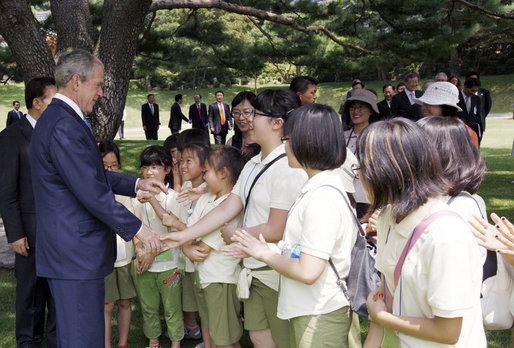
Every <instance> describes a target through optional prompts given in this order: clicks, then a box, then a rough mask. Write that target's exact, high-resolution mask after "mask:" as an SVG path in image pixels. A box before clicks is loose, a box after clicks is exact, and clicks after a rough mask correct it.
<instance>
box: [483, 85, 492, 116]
mask: <svg viewBox="0 0 514 348" xmlns="http://www.w3.org/2000/svg"><path fill="white" fill-rule="evenodd" d="M492 107H493V101H492V99H491V92H489V90H487V89H486V90H485V93H484V111H485V115H484V117H486V116H487V115H489V112H490V111H491V108H492Z"/></svg>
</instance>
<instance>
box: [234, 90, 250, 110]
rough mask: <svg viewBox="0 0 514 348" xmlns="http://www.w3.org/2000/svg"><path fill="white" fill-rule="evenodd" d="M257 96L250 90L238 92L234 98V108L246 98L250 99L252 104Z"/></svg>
mask: <svg viewBox="0 0 514 348" xmlns="http://www.w3.org/2000/svg"><path fill="white" fill-rule="evenodd" d="M255 98H256V96H255V93H253V92H250V91H242V92H239V93H237V95H236V96H235V97H234V99H232V109H233V108H234V107H235V106H237V105H239V104H241V103H242V102H243V101H244V100H248V101H249V102H250V104H252V102H253V101H254V100H255Z"/></svg>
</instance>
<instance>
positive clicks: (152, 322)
mask: <svg viewBox="0 0 514 348" xmlns="http://www.w3.org/2000/svg"><path fill="white" fill-rule="evenodd" d="M140 159H141V171H142V173H143V176H144V178H145V179H146V178H155V179H157V180H159V181H161V182H163V183H165V184H169V183H170V172H171V168H172V165H173V160H172V158H171V155H170V152H169V151H168V150H167V149H166V148H164V147H162V146H157V145H153V146H150V147H147V148H146V149H144V150H143V152H142V153H141V156H140ZM176 198H177V193H176V192H175V191H173V190H172V189H170V188H169V189H168V194H167V195H166V194H164V193H160V194H158V195H157V196H155V199H156V200H157V201H158V202H159V204H160V205H161V206H163V208H164V209H165V210H169V211H171V212H173V213H174V214H178V213H179V207H178V203H177V201H176ZM134 214H135V215H136V216H137V217H138V218H139V219H141V220H142V221H143V222H144V223H145V224H146V225H148V226H150V227H151V228H152V230H154V231H155V232H157V233H158V234H160V235H164V234H166V233H167V232H168V228H167V227H165V226H164V225H163V224H162V223H161V220H160V219H159V217H158V216H157V215H156V214H155V212H154V210H153V209H152V207H151V206H150V204H149V203H140V202H138V201H137V200H134ZM136 251H137V260H136V261H135V262H134V263H133V264H132V277H133V279H134V284H135V286H136V290H137V294H138V297H139V300H140V302H141V308H142V312H143V331H144V334H145V336H146V337H147V338H148V339H149V341H150V342H149V348H155V347H159V336H160V335H161V321H160V314H159V307H160V303H161V301H162V305H163V308H164V319H165V321H166V325H167V328H168V334H169V337H170V340H171V341H172V347H174V348H178V347H180V340H182V338H183V337H184V325H183V321H182V301H181V293H180V290H181V278H182V275H181V273H180V271H179V270H178V266H179V263H178V261H179V254H180V249H179V248H175V249H170V250H167V251H164V252H162V253H160V254H158V255H156V254H151V253H150V252H148V251H146V252H145V250H144V249H143V248H142V246H141V243H137V244H136Z"/></svg>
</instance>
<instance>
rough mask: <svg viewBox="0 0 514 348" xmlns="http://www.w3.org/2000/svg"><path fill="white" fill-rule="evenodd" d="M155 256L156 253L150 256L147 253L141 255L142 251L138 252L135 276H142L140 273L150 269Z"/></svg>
mask: <svg viewBox="0 0 514 348" xmlns="http://www.w3.org/2000/svg"><path fill="white" fill-rule="evenodd" d="M155 256H157V253H154V254H151V253H149V252H145V253H143V252H142V250H141V251H140V252H138V253H137V257H136V270H137V274H142V273H144V272H146V271H148V269H150V267H152V263H153V261H154V259H155Z"/></svg>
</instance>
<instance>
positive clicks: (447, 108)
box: [439, 105, 457, 117]
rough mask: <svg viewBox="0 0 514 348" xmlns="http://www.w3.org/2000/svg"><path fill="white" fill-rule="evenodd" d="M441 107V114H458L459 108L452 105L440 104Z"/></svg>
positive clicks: (449, 115) (448, 115)
mask: <svg viewBox="0 0 514 348" xmlns="http://www.w3.org/2000/svg"><path fill="white" fill-rule="evenodd" d="M439 106H440V107H441V116H447V117H454V116H457V108H456V107H455V106H451V105H439Z"/></svg>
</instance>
